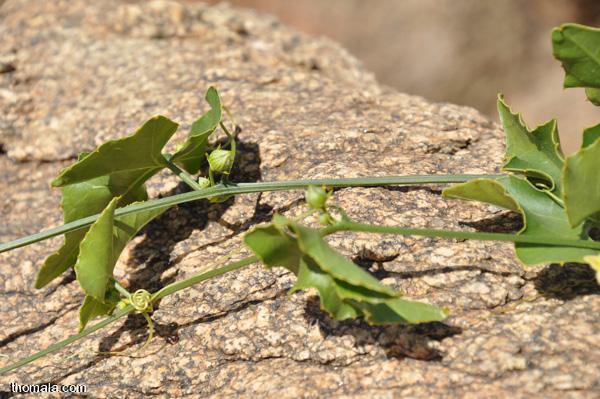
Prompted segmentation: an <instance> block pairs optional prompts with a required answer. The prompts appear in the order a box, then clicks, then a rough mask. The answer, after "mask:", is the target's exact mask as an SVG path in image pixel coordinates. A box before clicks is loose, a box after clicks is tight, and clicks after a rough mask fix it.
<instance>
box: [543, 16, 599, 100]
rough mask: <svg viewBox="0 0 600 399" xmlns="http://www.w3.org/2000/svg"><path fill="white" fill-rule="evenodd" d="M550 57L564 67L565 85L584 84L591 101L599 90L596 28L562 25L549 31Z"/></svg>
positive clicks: (580, 85) (597, 36) (579, 85)
mask: <svg viewBox="0 0 600 399" xmlns="http://www.w3.org/2000/svg"><path fill="white" fill-rule="evenodd" d="M552 47H553V53H554V57H556V58H557V59H558V60H560V62H561V63H562V66H563V68H564V70H565V80H564V86H565V87H585V88H588V89H589V90H586V94H587V96H588V98H589V99H590V101H592V103H595V104H596V103H598V91H597V90H595V89H600V29H595V28H591V27H589V26H583V25H578V24H564V25H562V26H560V27H558V28H555V29H554V30H553V31H552Z"/></svg>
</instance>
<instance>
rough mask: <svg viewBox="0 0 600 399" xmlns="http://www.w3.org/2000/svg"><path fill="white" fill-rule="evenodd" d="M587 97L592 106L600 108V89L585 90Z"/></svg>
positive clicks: (589, 88)
mask: <svg viewBox="0 0 600 399" xmlns="http://www.w3.org/2000/svg"><path fill="white" fill-rule="evenodd" d="M585 95H586V96H587V98H588V100H590V102H591V103H592V104H594V105H596V106H600V89H595V88H591V87H588V88H586V89H585Z"/></svg>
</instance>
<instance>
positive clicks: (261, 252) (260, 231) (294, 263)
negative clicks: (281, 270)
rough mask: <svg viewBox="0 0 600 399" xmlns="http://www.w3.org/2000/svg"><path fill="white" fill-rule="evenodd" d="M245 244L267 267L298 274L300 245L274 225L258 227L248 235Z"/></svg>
mask: <svg viewBox="0 0 600 399" xmlns="http://www.w3.org/2000/svg"><path fill="white" fill-rule="evenodd" d="M244 242H245V243H246V245H248V247H250V248H251V249H252V251H254V253H255V254H256V255H257V256H258V257H259V259H260V260H261V261H262V263H264V264H265V266H267V267H275V266H282V267H285V268H286V269H289V270H291V271H292V272H293V273H295V274H298V265H299V262H300V258H301V256H302V254H301V253H300V250H299V248H298V243H297V242H296V240H295V239H293V238H292V237H290V236H288V235H287V234H283V233H282V232H281V231H280V230H279V229H277V228H276V227H275V226H273V225H272V224H268V225H266V226H258V227H256V228H255V229H254V230H252V231H251V232H250V233H248V234H246V236H245V237H244Z"/></svg>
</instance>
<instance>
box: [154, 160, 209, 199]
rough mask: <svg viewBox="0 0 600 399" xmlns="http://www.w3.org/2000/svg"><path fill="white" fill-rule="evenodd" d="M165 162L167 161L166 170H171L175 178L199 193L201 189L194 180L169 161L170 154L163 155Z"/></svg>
mask: <svg viewBox="0 0 600 399" xmlns="http://www.w3.org/2000/svg"><path fill="white" fill-rule="evenodd" d="M163 156H164V157H165V160H166V161H167V168H169V169H170V170H171V172H173V173H174V174H175V175H177V177H179V178H180V179H181V180H182V181H183V182H184V183H185V184H187V185H188V186H190V188H191V189H192V190H195V191H199V190H202V187H200V185H199V184H198V182H197V181H196V179H194V178H193V177H192V176H191V175H190V174H188V173H187V172H185V171H184V170H182V169H181V168H179V166H177V165H175V164H174V163H173V162H172V161H171V158H172V156H171V154H163Z"/></svg>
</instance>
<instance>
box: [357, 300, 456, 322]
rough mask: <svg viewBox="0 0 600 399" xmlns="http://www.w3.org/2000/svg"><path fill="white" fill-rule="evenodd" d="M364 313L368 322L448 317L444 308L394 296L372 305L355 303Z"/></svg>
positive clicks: (426, 320)
mask: <svg viewBox="0 0 600 399" xmlns="http://www.w3.org/2000/svg"><path fill="white" fill-rule="evenodd" d="M357 306H358V307H360V308H361V309H362V311H363V313H364V314H365V318H366V320H367V322H368V323H369V324H374V325H380V324H391V323H410V324H416V323H428V322H431V321H440V320H444V319H445V318H446V317H448V311H447V310H446V309H440V308H438V307H437V306H433V305H429V304H427V303H423V302H415V301H407V300H405V299H402V298H395V299H390V300H388V301H386V302H385V303H380V304H376V305H373V304H371V303H368V302H362V303H358V304H357Z"/></svg>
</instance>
